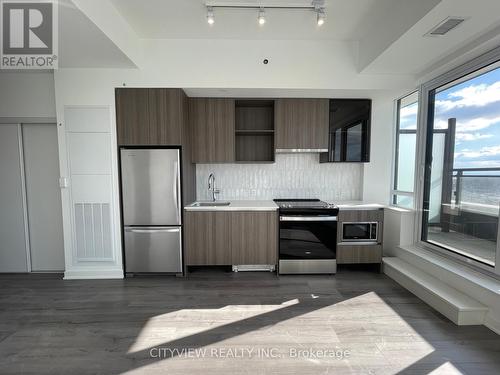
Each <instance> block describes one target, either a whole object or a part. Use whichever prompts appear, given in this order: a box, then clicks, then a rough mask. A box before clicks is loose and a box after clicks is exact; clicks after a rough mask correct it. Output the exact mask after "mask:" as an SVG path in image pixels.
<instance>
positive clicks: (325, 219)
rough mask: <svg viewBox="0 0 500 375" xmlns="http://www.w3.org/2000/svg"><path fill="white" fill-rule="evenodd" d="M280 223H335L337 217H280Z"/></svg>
mask: <svg viewBox="0 0 500 375" xmlns="http://www.w3.org/2000/svg"><path fill="white" fill-rule="evenodd" d="M280 221H337V216H280Z"/></svg>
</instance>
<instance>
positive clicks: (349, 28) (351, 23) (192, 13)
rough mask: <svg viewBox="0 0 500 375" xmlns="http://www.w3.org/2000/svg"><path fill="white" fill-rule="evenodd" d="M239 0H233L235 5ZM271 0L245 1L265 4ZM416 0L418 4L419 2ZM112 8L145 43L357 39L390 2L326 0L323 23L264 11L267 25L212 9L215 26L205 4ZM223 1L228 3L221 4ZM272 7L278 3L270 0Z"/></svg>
mask: <svg viewBox="0 0 500 375" xmlns="http://www.w3.org/2000/svg"><path fill="white" fill-rule="evenodd" d="M239 1H240V0H232V1H230V2H231V3H238V2H239ZM266 1H267V3H268V2H269V0H250V1H248V0H246V1H245V3H249V2H251V3H255V4H256V5H258V4H263V5H265V4H266ZM419 1H420V0H419ZM112 2H113V4H114V6H115V7H116V9H117V10H118V11H119V12H120V13H121V14H122V16H123V17H124V18H125V19H126V21H127V22H128V23H129V24H130V25H131V26H132V28H133V29H134V30H135V32H136V33H137V34H138V36H139V37H140V38H145V39H150V38H153V39H156V38H158V39H217V38H224V39H278V40H279V39H299V40H309V39H331V40H357V39H359V38H360V37H361V36H362V35H363V32H364V31H365V30H366V27H365V25H366V24H367V23H368V21H369V18H370V17H371V15H373V14H374V13H375V12H376V11H377V8H378V7H379V6H380V4H382V3H391V2H394V0H326V3H325V6H326V14H327V20H326V22H325V24H324V25H322V26H321V27H319V26H317V24H316V14H315V13H314V12H313V11H312V10H277V9H267V10H266V19H267V22H266V24H265V25H263V26H259V25H258V23H257V15H258V12H257V10H253V9H220V8H216V9H215V10H214V15H215V24H214V25H208V23H207V22H206V16H207V10H206V7H205V1H204V0H142V1H137V0H112ZM225 2H226V3H227V2H228V1H225ZM298 2H300V3H303V4H310V3H311V2H310V1H307V0H280V1H279V3H281V4H290V3H291V4H294V3H298ZM273 3H274V4H276V3H277V1H273Z"/></svg>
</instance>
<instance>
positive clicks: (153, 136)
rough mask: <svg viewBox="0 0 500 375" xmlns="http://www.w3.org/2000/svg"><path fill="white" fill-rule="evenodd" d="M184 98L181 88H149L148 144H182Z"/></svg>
mask: <svg viewBox="0 0 500 375" xmlns="http://www.w3.org/2000/svg"><path fill="white" fill-rule="evenodd" d="M184 100H185V94H184V92H183V91H182V90H181V89H149V110H150V111H149V140H150V144H157V145H173V146H175V145H180V144H182V128H183V124H184V121H185V118H184V117H185V111H184Z"/></svg>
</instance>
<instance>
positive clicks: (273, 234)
mask: <svg viewBox="0 0 500 375" xmlns="http://www.w3.org/2000/svg"><path fill="white" fill-rule="evenodd" d="M277 220H278V216H277V212H269V211H265V212H264V211H185V213H184V238H185V248H184V259H185V263H186V265H187V266H209V265H246V264H276V258H277V245H278V238H277V235H278V232H277V230H278V221H277Z"/></svg>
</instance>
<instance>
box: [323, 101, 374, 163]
mask: <svg viewBox="0 0 500 375" xmlns="http://www.w3.org/2000/svg"><path fill="white" fill-rule="evenodd" d="M370 128H371V100H370V99H332V100H330V131H329V133H330V134H329V146H328V153H324V154H321V156H320V161H321V162H348V163H352V162H368V161H370V130H371V129H370Z"/></svg>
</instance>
